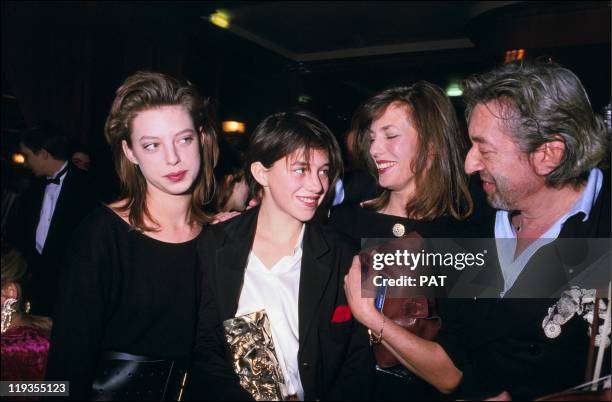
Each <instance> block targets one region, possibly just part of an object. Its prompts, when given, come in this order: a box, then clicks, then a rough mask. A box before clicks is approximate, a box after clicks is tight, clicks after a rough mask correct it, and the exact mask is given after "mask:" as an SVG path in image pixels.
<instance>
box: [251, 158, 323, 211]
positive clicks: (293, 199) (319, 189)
mask: <svg viewBox="0 0 612 402" xmlns="http://www.w3.org/2000/svg"><path fill="white" fill-rule="evenodd" d="M309 156H310V158H309V159H308V160H306V157H305V156H304V150H303V149H302V150H297V151H295V152H293V153H292V154H290V155H288V156H285V157H284V158H282V159H279V160H277V161H276V162H274V164H273V165H272V166H271V167H270V168H268V169H265V168H264V172H263V173H262V174H263V178H262V181H263V182H262V181H260V180H259V179H258V181H259V182H260V184H262V186H263V188H264V198H263V200H262V206H263V205H264V204H267V205H266V207H267V206H269V207H271V208H272V210H276V211H278V212H279V213H281V214H286V215H289V216H291V217H293V218H294V219H297V220H299V221H301V222H307V221H309V220H310V219H312V218H313V216H314V214H315V212H316V210H317V207H318V206H319V205H321V202H323V198H324V197H325V194H326V193H327V190H328V189H329V185H330V183H329V158H328V155H327V153H326V152H325V151H321V150H318V149H311V150H310V155H309ZM256 177H257V176H256Z"/></svg>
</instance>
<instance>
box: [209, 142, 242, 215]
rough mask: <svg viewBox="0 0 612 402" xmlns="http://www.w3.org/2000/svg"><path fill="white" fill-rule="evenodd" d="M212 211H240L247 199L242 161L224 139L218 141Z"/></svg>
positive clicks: (238, 154)
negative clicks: (217, 159)
mask: <svg viewBox="0 0 612 402" xmlns="http://www.w3.org/2000/svg"><path fill="white" fill-rule="evenodd" d="M215 182H216V188H215V202H214V212H215V213H218V212H230V211H237V212H242V211H244V210H245V209H246V207H247V203H248V201H249V185H248V184H247V182H246V177H245V174H244V163H243V161H242V157H241V155H240V153H239V152H238V151H236V150H235V149H234V148H233V147H232V146H231V145H230V144H228V143H227V142H226V141H224V140H220V141H219V161H218V162H217V166H215Z"/></svg>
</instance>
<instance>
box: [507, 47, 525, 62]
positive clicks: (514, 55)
mask: <svg viewBox="0 0 612 402" xmlns="http://www.w3.org/2000/svg"><path fill="white" fill-rule="evenodd" d="M525 54H526V52H525V49H513V50H506V53H504V63H509V62H511V61H514V60H523V59H524V58H525Z"/></svg>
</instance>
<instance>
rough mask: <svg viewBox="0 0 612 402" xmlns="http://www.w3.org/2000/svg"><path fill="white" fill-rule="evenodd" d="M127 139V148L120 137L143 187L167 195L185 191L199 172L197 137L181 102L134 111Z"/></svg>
mask: <svg viewBox="0 0 612 402" xmlns="http://www.w3.org/2000/svg"><path fill="white" fill-rule="evenodd" d="M131 140H132V147H131V148H130V147H129V146H128V144H127V142H126V141H123V143H122V145H123V151H124V153H125V155H126V157H127V158H128V159H129V160H130V161H131V162H132V163H135V164H137V165H138V167H139V169H140V171H141V172H142V174H143V176H144V177H145V179H146V181H147V191H149V192H150V191H160V192H163V193H166V194H170V195H182V194H186V193H188V192H189V190H190V189H191V187H192V184H193V183H194V181H195V180H196V179H197V178H198V174H199V173H200V158H201V153H200V138H199V137H198V134H197V132H196V130H195V128H194V126H193V120H192V118H191V116H190V114H189V112H187V110H186V109H185V108H184V107H183V106H161V107H156V108H153V109H148V110H145V111H142V112H140V113H138V114H137V115H136V117H135V118H134V120H133V121H132V132H131Z"/></svg>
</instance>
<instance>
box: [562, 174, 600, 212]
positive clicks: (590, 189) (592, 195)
mask: <svg viewBox="0 0 612 402" xmlns="http://www.w3.org/2000/svg"><path fill="white" fill-rule="evenodd" d="M602 186H603V172H602V171H601V170H599V169H598V168H593V169H591V172H590V173H589V180H588V181H587V185H586V187H585V188H584V190H583V191H582V194H581V195H580V197H579V198H578V200H577V201H576V203H575V204H574V206H573V207H572V209H570V210H569V211H568V213H567V214H566V215H564V216H563V218H562V220H561V224H563V223H565V221H567V220H568V219H569V218H571V217H572V216H574V215H576V214H578V213H580V212H582V213H584V219H582V221H583V222H586V221H587V220H588V219H589V215H590V213H591V209H592V208H593V204H595V200H596V199H597V196H598V195H599V191H600V190H601V187H602Z"/></svg>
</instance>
